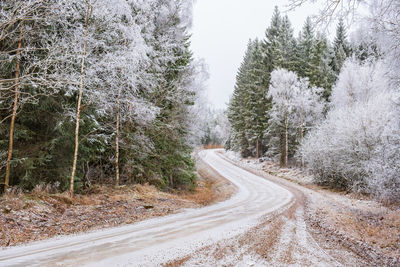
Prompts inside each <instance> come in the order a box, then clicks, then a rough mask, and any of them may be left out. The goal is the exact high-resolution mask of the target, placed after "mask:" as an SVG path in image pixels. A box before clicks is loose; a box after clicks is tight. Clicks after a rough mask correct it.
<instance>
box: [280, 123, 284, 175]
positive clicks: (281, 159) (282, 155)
mask: <svg viewBox="0 0 400 267" xmlns="http://www.w3.org/2000/svg"><path fill="white" fill-rule="evenodd" d="M279 150H280V157H279V166H280V167H281V168H283V167H285V134H284V132H283V128H281V129H279Z"/></svg>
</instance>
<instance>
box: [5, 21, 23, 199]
mask: <svg viewBox="0 0 400 267" xmlns="http://www.w3.org/2000/svg"><path fill="white" fill-rule="evenodd" d="M23 30H24V20H22V23H21V31H20V33H19V41H18V48H17V63H16V65H15V86H14V104H13V109H12V115H11V123H10V135H9V139H8V156H7V162H6V177H5V180H4V191H6V190H7V188H8V187H9V185H10V169H11V166H10V163H11V158H12V154H13V147H14V128H15V118H16V117H17V110H18V100H19V71H20V70H19V68H20V66H19V64H20V56H21V46H22V36H23Z"/></svg>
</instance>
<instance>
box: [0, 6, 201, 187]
mask: <svg viewBox="0 0 400 267" xmlns="http://www.w3.org/2000/svg"><path fill="white" fill-rule="evenodd" d="M0 18H1V19H0V62H1V64H0V176H1V179H0V180H1V183H2V184H3V185H4V187H5V188H8V187H9V186H15V185H17V186H19V187H21V188H23V189H25V190H31V189H33V188H34V187H35V186H37V185H39V184H45V185H48V186H52V187H53V188H55V189H56V190H59V191H65V190H70V193H71V194H73V192H79V191H81V190H82V189H83V188H85V187H90V186H91V185H92V184H95V183H107V184H115V185H121V184H127V183H144V182H149V183H151V184H154V185H157V186H158V187H159V188H183V189H184V188H186V189H188V188H192V187H193V186H194V184H195V179H196V174H195V168H194V162H193V160H192V158H191V151H192V148H191V140H192V139H193V137H192V130H193V129H192V128H193V127H192V126H191V124H192V121H193V119H194V116H195V110H196V108H195V107H194V106H193V105H194V104H195V102H196V100H197V97H198V91H199V81H198V78H197V77H201V75H200V74H201V73H200V72H201V71H202V66H201V63H199V62H196V61H195V60H194V59H193V56H192V53H191V51H190V47H189V46H190V35H189V33H188V29H189V27H190V23H191V1H185V0H180V1H175V0H146V1H141V0H139V1H137V0H135V1H133V0H129V1H126V0H115V1H106V0H96V1H94V0H75V1H69V0H27V1H20V0H2V1H1V3H0Z"/></svg>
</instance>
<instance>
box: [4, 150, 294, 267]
mask: <svg viewBox="0 0 400 267" xmlns="http://www.w3.org/2000/svg"><path fill="white" fill-rule="evenodd" d="M200 156H201V157H202V159H203V160H204V161H205V162H207V163H208V164H209V165H210V166H212V167H213V168H214V169H216V170H217V171H218V172H219V173H220V174H221V175H222V176H224V177H226V178H227V179H229V180H230V181H231V182H232V183H233V184H235V185H236V186H237V188H238V191H237V194H236V195H234V196H233V197H232V198H231V199H229V200H227V201H224V202H221V203H218V204H215V205H212V206H209V207H206V208H202V209H195V210H186V211H185V212H183V213H179V214H175V215H170V216H166V217H163V218H157V219H151V220H147V221H143V222H140V223H136V224H133V225H129V226H123V227H118V228H112V229H109V230H105V231H99V232H93V233H89V234H83V235H78V236H73V237H65V238H62V239H58V240H49V241H45V242H38V243H33V244H31V245H28V246H21V247H14V248H9V249H4V250H2V251H1V255H0V265H1V266H11V265H26V264H29V265H30V266H43V265H56V264H57V265H61V266H62V265H68V266H71V265H76V264H79V265H80V266H82V265H86V266H118V265H119V266H120V265H141V264H143V265H149V264H150V265H157V264H160V263H163V262H166V261H168V260H172V259H175V258H177V257H182V256H185V255H187V254H190V253H192V252H194V251H195V250H196V249H198V248H201V247H203V246H206V245H209V244H212V243H215V242H216V241H217V240H221V239H225V238H229V237H233V236H235V235H237V234H239V233H242V232H244V231H246V230H248V229H249V228H250V227H251V226H254V225H255V224H257V222H258V220H257V219H258V218H260V217H261V216H262V215H265V214H268V213H270V212H273V211H276V210H278V209H280V208H282V207H285V206H286V205H288V204H289V203H290V202H291V200H292V198H293V196H292V194H291V193H290V192H289V191H287V190H286V189H284V188H282V187H280V186H278V185H276V184H274V183H272V182H269V181H267V180H265V179H262V178H260V177H258V176H256V175H254V174H252V173H249V172H247V171H245V170H243V169H241V168H239V167H236V166H234V165H232V164H231V163H229V162H227V161H225V160H223V159H222V158H221V157H219V156H218V155H217V154H216V151H215V150H207V151H203V152H201V153H200Z"/></svg>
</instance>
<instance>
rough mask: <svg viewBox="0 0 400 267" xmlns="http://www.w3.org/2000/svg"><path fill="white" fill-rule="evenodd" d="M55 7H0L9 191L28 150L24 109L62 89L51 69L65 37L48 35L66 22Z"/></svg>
mask: <svg viewBox="0 0 400 267" xmlns="http://www.w3.org/2000/svg"><path fill="white" fill-rule="evenodd" d="M54 6H56V4H55V3H53V2H51V1H46V0H41V1H11V0H10V1H8V0H7V1H2V3H1V5H0V17H1V18H2V20H1V22H0V62H1V66H0V77H1V78H0V131H1V132H2V133H4V135H3V136H8V140H7V143H8V153H7V158H6V160H4V165H3V162H2V161H3V158H1V159H0V160H1V161H0V162H1V163H0V170H1V169H2V168H3V167H4V168H5V179H4V185H5V187H8V186H9V182H10V176H11V168H12V164H13V163H16V162H18V157H14V147H15V146H17V147H23V146H24V144H23V143H22V142H23V139H25V138H24V134H22V136H21V133H24V132H25V133H27V132H29V129H27V127H25V125H23V123H21V120H19V118H18V117H19V116H20V115H21V113H22V112H25V111H26V109H25V110H24V109H23V108H24V106H25V107H26V106H38V104H39V103H40V100H41V99H43V98H44V97H46V96H50V95H53V94H56V93H57V92H58V91H59V89H60V87H61V81H60V77H59V76H58V72H57V69H56V68H52V67H51V66H54V65H55V63H56V62H57V60H58V58H57V56H56V55H57V53H58V52H60V51H62V45H61V44H60V42H61V38H60V36H59V35H58V34H57V33H56V32H54V31H51V30H49V31H44V29H45V28H50V27H51V25H54V24H55V23H57V22H58V21H59V20H60V18H61V17H60V16H59V14H58V13H57V12H56V8H54ZM43 17H46V19H43ZM6 124H7V125H8V126H9V127H7V128H8V129H6V127H5V125H6ZM25 136H26V135H25ZM21 141H22V142H21ZM3 142H5V140H1V141H0V144H1V145H2V144H3Z"/></svg>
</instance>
